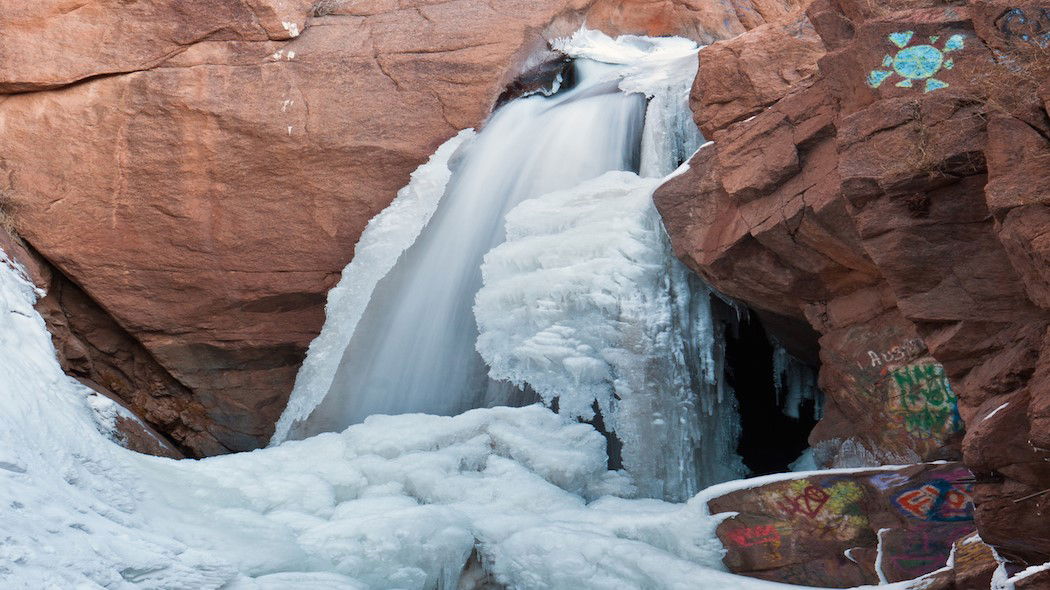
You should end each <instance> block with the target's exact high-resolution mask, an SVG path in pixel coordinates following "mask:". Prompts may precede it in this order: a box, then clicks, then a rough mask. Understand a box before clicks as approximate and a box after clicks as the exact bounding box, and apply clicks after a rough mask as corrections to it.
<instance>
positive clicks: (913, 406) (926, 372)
mask: <svg viewBox="0 0 1050 590" xmlns="http://www.w3.org/2000/svg"><path fill="white" fill-rule="evenodd" d="M890 377H891V378H892V382H893V384H894V385H895V386H896V389H897V391H896V392H895V393H894V392H893V391H891V392H890V400H889V403H890V409H891V412H892V413H894V414H897V415H899V416H900V418H901V421H902V423H903V425H904V428H905V430H907V431H908V433H909V434H911V435H913V436H916V437H920V438H926V437H930V438H942V437H945V436H948V435H951V434H953V433H956V432H960V431H961V430H962V429H963V426H962V418H961V417H960V416H959V408H958V399H957V398H956V396H955V392H953V391H952V388H951V385H950V384H949V383H948V378H947V377H945V375H944V367H942V366H941V365H939V364H936V363H919V364H914V365H907V366H904V367H901V368H899V369H897V370H895V371H893V372H892V373H890Z"/></svg>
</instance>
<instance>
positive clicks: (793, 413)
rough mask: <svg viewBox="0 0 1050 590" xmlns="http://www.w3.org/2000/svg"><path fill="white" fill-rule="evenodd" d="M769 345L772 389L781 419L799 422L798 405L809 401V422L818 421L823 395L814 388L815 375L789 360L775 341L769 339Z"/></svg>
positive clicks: (794, 359) (804, 366)
mask: <svg viewBox="0 0 1050 590" xmlns="http://www.w3.org/2000/svg"><path fill="white" fill-rule="evenodd" d="M770 343H771V344H772V345H773V386H774V387H775V388H776V394H777V404H778V405H779V406H780V408H781V409H782V410H783V412H784V415H785V416H789V417H791V418H795V419H796V420H797V419H799V417H800V413H799V411H800V407H801V406H802V402H803V401H809V402H812V403H813V419H814V420H820V418H821V416H822V415H823V406H824V394H823V393H822V392H821V391H820V389H819V388H818V387H817V375H816V372H815V371H814V370H813V369H812V368H811V367H809V366H808V365H806V364H805V363H803V362H802V361H800V360H798V359H797V358H795V357H793V356H791V353H789V352H788V351H787V350H786V349H784V347H783V346H781V344H780V343H779V342H777V341H776V339H775V338H770Z"/></svg>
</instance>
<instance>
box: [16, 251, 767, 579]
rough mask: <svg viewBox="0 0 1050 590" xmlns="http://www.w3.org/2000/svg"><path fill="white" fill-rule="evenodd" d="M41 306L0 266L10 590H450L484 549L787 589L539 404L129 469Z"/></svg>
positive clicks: (488, 553)
mask: <svg viewBox="0 0 1050 590" xmlns="http://www.w3.org/2000/svg"><path fill="white" fill-rule="evenodd" d="M36 296H37V293H36V291H35V290H34V289H33V287H32V285H30V284H29V282H28V280H27V279H26V278H25V276H24V274H22V273H20V272H19V271H18V270H17V268H16V267H15V265H14V264H13V263H11V261H10V260H8V259H7V258H6V257H5V256H4V255H3V253H2V252H0V404H2V406H3V408H4V412H3V413H2V414H0V422H2V425H0V587H2V588H5V589H8V588H10V589H12V590H15V589H27V590H30V589H31V590H39V589H41V588H62V589H65V588H85V589H87V588H110V589H114V590H119V589H131V588H153V589H164V590H177V589H186V590H210V589H218V588H222V589H224V590H278V589H279V590H287V589H291V588H294V589H296V590H320V589H328V590H336V589H338V590H364V589H375V590H389V589H392V588H401V589H413V590H451V589H452V588H455V587H456V582H457V580H458V577H459V573H460V570H461V568H462V567H463V564H464V562H466V560H467V558H468V556H469V555H470V553H471V552H472V551H475V550H476V551H477V553H478V555H480V556H481V559H482V562H483V564H484V567H485V568H486V570H488V571H489V572H491V573H492V575H494V576H495V577H496V578H497V579H498V580H499V582H501V583H503V584H506V585H507V586H508V587H509V588H513V589H543V588H547V589H570V588H571V589H573V590H578V589H582V590H586V589H595V590H607V589H608V588H622V589H625V590H630V589H637V590H643V589H644V590H662V589H682V590H686V589H689V590H698V589H699V590H705V589H718V590H774V589H775V588H783V586H782V585H779V584H771V583H769V582H763V581H760V580H754V579H750V578H742V577H737V576H733V575H730V574H728V573H725V572H724V571H720V569H721V566H720V559H721V555H722V551H721V546H720V545H719V543H718V542H717V540H716V538H715V537H714V534H713V530H714V527H715V526H716V525H717V522H718V520H719V519H718V518H716V517H711V516H709V515H708V514H707V510H706V499H707V497H708V495H707V494H708V493H707V492H705V494H704V495H701V496H698V497H696V498H694V499H692V500H690V501H689V502H687V503H683V504H670V503H666V502H662V501H658V500H631V499H625V498H623V497H620V496H624V495H629V494H631V493H632V492H633V488H632V484H631V482H630V480H629V479H628V478H627V477H626V476H625V475H623V474H622V473H618V472H610V471H607V470H606V469H605V460H606V459H605V441H604V439H603V438H602V437H601V435H599V434H598V433H597V432H595V431H594V429H593V428H591V427H590V426H588V425H584V424H574V423H571V422H566V421H565V420H563V419H562V418H561V417H559V416H557V415H555V414H553V413H552V412H550V411H549V410H547V409H545V408H543V407H541V406H538V405H533V406H529V407H523V408H493V409H478V410H473V411H470V412H467V413H464V414H462V415H460V416H456V417H443V416H425V415H419V414H415V415H401V416H376V417H372V418H370V419H368V420H366V421H365V423H363V424H359V425H356V426H353V427H351V428H349V429H347V430H346V431H344V432H342V433H338V434H336V433H328V434H322V435H318V436H316V437H313V438H310V439H307V440H303V441H293V442H288V443H285V444H283V445H280V446H278V447H274V448H268V449H263V450H259V451H255V452H251V453H240V454H236V455H228V456H223V457H214V458H211V459H205V460H202V461H191V460H184V461H174V460H171V459H163V458H158V457H149V456H144V455H139V454H136V453H133V452H131V451H128V450H127V449H124V448H122V447H120V446H118V445H117V444H115V443H113V442H112V441H110V440H109V439H108V438H107V437H106V433H108V432H109V427H108V426H107V424H106V422H107V419H106V416H105V415H106V414H108V412H103V415H102V416H99V415H98V414H97V413H96V412H95V411H93V410H92V405H93V404H92V403H91V402H90V400H89V398H90V397H91V396H92V395H94V394H92V393H91V392H90V391H89V390H87V389H86V388H84V387H83V386H82V385H80V384H79V383H77V382H76V381H75V380H73V379H72V378H70V377H68V376H66V375H65V374H63V373H62V370H61V368H60V367H59V365H58V361H57V360H56V356H55V350H54V347H53V345H52V344H51V340H50V337H49V335H48V333H47V331H46V328H45V326H44V322H43V319H42V318H41V317H40V316H39V315H38V314H37V312H36V311H35V310H34V309H33V302H34V300H35V298H36ZM94 405H99V404H94ZM768 479H769V478H764V479H760V480H756V481H744V482H739V483H735V484H732V485H730V486H726V485H723V486H721V487H718V488H715V489H713V490H711V491H710V494H715V495H718V494H723V493H727V492H728V491H731V490H732V489H733V488H734V487H748V486H751V485H759V484H761V483H763V482H764V481H768Z"/></svg>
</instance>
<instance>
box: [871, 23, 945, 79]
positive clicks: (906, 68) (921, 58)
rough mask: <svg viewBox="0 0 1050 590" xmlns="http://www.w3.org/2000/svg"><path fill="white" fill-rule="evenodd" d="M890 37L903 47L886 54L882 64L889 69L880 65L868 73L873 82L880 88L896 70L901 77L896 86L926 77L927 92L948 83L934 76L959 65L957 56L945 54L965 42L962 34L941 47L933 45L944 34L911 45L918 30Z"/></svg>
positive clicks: (893, 34) (898, 45)
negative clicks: (895, 51)
mask: <svg viewBox="0 0 1050 590" xmlns="http://www.w3.org/2000/svg"><path fill="white" fill-rule="evenodd" d="M888 38H889V40H890V43H892V44H893V45H895V46H896V47H897V48H898V49H899V51H897V53H896V54H894V55H886V56H885V57H883V58H882V66H883V67H885V68H889V69H879V68H876V69H874V70H872V71H871V72H869V73H868V85H869V86H871V87H872V88H878V87H879V86H882V83H883V82H885V81H886V80H888V79H890V78H891V77H893V75H894V74H896V75H897V76H899V77H900V78H901V80H900V81H899V82H897V83H896V84H895V86H897V87H900V88H911V87H912V86H914V85H915V83H916V82H918V81H920V80H922V81H925V83H924V85H923V92H933V91H934V90H939V89H941V88H947V87H948V83H947V82H945V81H943V80H938V79H937V78H934V76H935V75H937V73H938V72H940V71H941V70H950V69H952V68H953V67H955V60H953V59H952V58H950V57H946V56H945V54H947V53H951V52H953V51H958V50H960V49H962V48H963V46H964V44H965V43H964V38H963V36H962V35H952V36H950V37H948V39H947V40H946V41H945V42H944V45H943V46H942V47H941V48H940V49H938V48H937V47H936V46H934V45H933V44H934V43H936V42H937V41H938V40H940V38H941V37H940V35H931V36H930V37H927V39H928V40H929V43H921V44H918V45H911V46H909V44H910V43H911V41H912V39H914V38H915V32H914V31H901V32H897V33H890V34H889V37H888Z"/></svg>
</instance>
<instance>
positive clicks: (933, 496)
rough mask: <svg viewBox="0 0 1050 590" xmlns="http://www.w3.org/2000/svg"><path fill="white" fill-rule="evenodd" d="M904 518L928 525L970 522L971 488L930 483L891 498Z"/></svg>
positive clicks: (971, 517)
mask: <svg viewBox="0 0 1050 590" xmlns="http://www.w3.org/2000/svg"><path fill="white" fill-rule="evenodd" d="M894 502H895V503H896V505H897V508H898V509H900V511H901V512H903V513H904V514H906V515H908V516H910V517H912V518H918V519H920V520H925V521H931V522H962V521H969V520H973V484H969V483H960V482H952V481H948V480H947V479H934V480H930V481H928V482H926V483H924V484H923V485H922V486H920V487H918V488H915V489H911V490H908V491H906V492H903V493H901V494H899V495H897V497H896V498H894Z"/></svg>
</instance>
